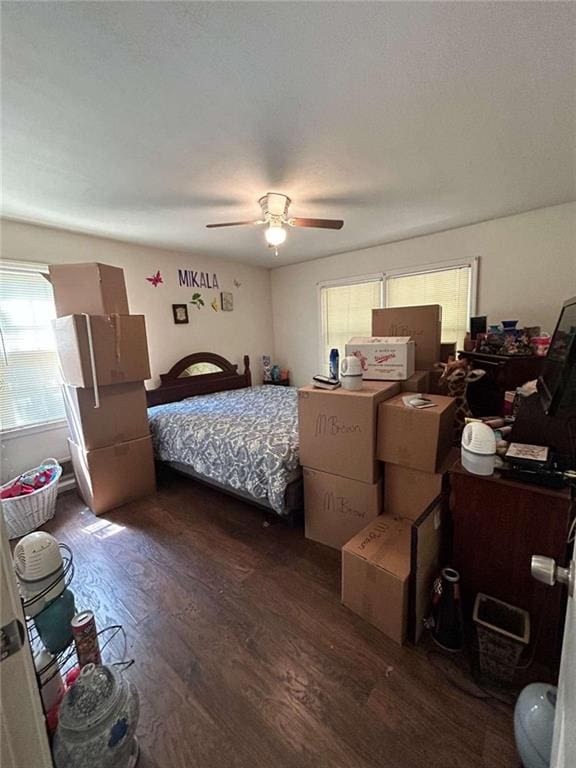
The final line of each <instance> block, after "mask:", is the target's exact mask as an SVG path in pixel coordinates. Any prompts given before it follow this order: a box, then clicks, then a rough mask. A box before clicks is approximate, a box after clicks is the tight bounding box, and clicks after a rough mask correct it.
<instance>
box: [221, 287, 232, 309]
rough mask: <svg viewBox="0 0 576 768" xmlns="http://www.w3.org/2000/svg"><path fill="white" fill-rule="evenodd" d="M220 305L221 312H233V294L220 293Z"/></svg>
mask: <svg viewBox="0 0 576 768" xmlns="http://www.w3.org/2000/svg"><path fill="white" fill-rule="evenodd" d="M220 303H221V305H222V312H232V311H233V310H234V294H233V293H228V292H227V291H222V293H221V294H220Z"/></svg>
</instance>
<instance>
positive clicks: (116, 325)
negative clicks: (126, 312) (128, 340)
mask: <svg viewBox="0 0 576 768" xmlns="http://www.w3.org/2000/svg"><path fill="white" fill-rule="evenodd" d="M111 322H112V330H113V332H114V355H115V357H116V361H119V360H120V334H121V328H122V324H121V323H120V315H111Z"/></svg>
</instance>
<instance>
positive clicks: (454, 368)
mask: <svg viewBox="0 0 576 768" xmlns="http://www.w3.org/2000/svg"><path fill="white" fill-rule="evenodd" d="M436 367H437V368H441V369H442V371H443V372H442V376H441V377H440V385H441V386H442V387H444V389H445V390H446V392H447V394H448V395H449V396H450V397H453V398H454V399H455V400H456V416H455V417H454V444H455V445H459V444H460V439H461V437H462V430H463V429H464V424H465V423H466V419H467V418H473V416H472V411H471V410H470V406H469V405H468V395H467V390H468V384H472V383H473V382H475V381H479V380H480V379H481V378H482V377H483V376H485V374H486V371H482V370H480V369H479V368H477V369H474V370H470V363H469V362H468V360H456V359H455V358H454V357H453V356H450V357H449V358H448V362H447V363H437V364H436Z"/></svg>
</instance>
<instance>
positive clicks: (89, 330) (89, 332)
mask: <svg viewBox="0 0 576 768" xmlns="http://www.w3.org/2000/svg"><path fill="white" fill-rule="evenodd" d="M84 317H85V318H86V335H87V336H88V351H89V353H90V367H91V368H92V383H93V384H94V408H100V393H99V392H98V377H97V376H96V358H95V355H94V342H93V340H92V324H91V322H90V315H87V314H86V313H84Z"/></svg>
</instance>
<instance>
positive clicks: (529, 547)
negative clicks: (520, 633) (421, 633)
mask: <svg viewBox="0 0 576 768" xmlns="http://www.w3.org/2000/svg"><path fill="white" fill-rule="evenodd" d="M450 487H451V494H450V512H451V523H452V563H453V565H454V567H455V568H456V569H457V570H458V571H459V572H460V576H461V583H462V602H463V606H464V611H465V615H466V616H467V617H470V616H471V614H472V608H473V604H474V599H475V597H476V594H477V593H478V592H484V593H486V594H488V595H491V596H492V597H496V598H498V599H499V600H504V601H505V602H507V603H511V604H512V605H516V606H518V607H520V608H524V609H525V610H527V611H528V612H529V613H530V621H531V631H532V640H531V648H532V647H533V646H532V644H533V642H535V643H536V647H535V658H536V659H537V660H538V661H540V662H541V663H542V664H544V665H546V666H547V667H549V668H554V667H555V665H556V664H557V663H558V662H559V659H560V647H561V641H562V629H563V618H564V611H565V606H566V592H565V588H563V587H562V588H561V587H559V586H556V587H554V588H551V587H547V586H546V585H544V584H542V583H540V582H538V581H536V580H535V579H533V578H532V576H531V573H530V563H531V558H532V555H546V556H548V557H552V558H554V559H555V560H556V562H557V564H558V565H561V566H566V565H567V563H568V561H569V556H568V555H569V545H568V544H567V539H568V534H569V529H570V525H571V522H572V508H571V507H572V505H571V501H570V492H569V490H568V489H562V490H552V489H549V488H543V487H541V486H535V485H529V484H527V483H521V482H517V481H513V480H505V479H502V478H501V477H499V476H498V475H497V474H494V475H493V476H492V477H481V476H478V475H472V474H470V473H469V472H467V471H466V470H465V469H464V468H463V467H462V466H461V465H460V463H459V462H457V463H456V464H455V465H454V466H453V468H452V470H451V473H450Z"/></svg>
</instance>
